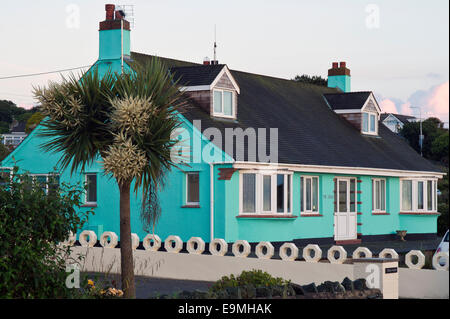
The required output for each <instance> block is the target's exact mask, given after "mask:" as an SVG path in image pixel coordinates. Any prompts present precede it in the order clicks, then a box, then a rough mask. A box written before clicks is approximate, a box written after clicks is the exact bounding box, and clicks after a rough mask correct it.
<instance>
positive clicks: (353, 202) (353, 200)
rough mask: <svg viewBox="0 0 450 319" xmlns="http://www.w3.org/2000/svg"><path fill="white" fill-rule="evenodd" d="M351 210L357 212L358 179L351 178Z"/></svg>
mask: <svg viewBox="0 0 450 319" xmlns="http://www.w3.org/2000/svg"><path fill="white" fill-rule="evenodd" d="M350 211H351V212H356V181H355V180H354V179H351V180H350Z"/></svg>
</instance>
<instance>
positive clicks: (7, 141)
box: [0, 121, 28, 148]
mask: <svg viewBox="0 0 450 319" xmlns="http://www.w3.org/2000/svg"><path fill="white" fill-rule="evenodd" d="M25 126H26V123H25V122H17V121H15V122H14V123H13V124H12V125H11V131H10V132H9V133H6V134H2V135H0V137H1V142H2V143H3V144H4V145H11V146H12V147H14V148H16V147H17V146H18V145H19V144H20V143H22V141H23V140H24V139H25V138H26V137H27V136H28V134H27V133H25Z"/></svg>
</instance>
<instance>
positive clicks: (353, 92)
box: [324, 91, 373, 95]
mask: <svg viewBox="0 0 450 319" xmlns="http://www.w3.org/2000/svg"><path fill="white" fill-rule="evenodd" d="M355 93H373V91H352V92H338V93H326V94H324V95H333V94H334V95H338V94H342V95H344V94H355Z"/></svg>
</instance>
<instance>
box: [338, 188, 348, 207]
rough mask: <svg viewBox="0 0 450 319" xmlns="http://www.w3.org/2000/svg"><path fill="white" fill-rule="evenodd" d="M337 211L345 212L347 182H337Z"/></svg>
mask: <svg viewBox="0 0 450 319" xmlns="http://www.w3.org/2000/svg"><path fill="white" fill-rule="evenodd" d="M339 211H340V212H346V211H347V182H346V181H339Z"/></svg>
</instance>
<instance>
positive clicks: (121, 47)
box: [120, 17, 123, 74]
mask: <svg viewBox="0 0 450 319" xmlns="http://www.w3.org/2000/svg"><path fill="white" fill-rule="evenodd" d="M120 67H121V70H122V73H121V74H123V17H122V19H120Z"/></svg>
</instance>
